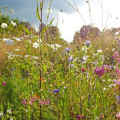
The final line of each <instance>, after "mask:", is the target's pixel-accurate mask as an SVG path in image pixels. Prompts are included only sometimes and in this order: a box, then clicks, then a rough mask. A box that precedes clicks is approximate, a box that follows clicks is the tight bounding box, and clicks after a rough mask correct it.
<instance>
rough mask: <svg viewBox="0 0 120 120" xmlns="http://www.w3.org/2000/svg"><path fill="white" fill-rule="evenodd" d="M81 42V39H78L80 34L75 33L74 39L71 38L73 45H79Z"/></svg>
mask: <svg viewBox="0 0 120 120" xmlns="http://www.w3.org/2000/svg"><path fill="white" fill-rule="evenodd" d="M80 40H81V37H80V32H76V33H75V35H74V37H73V42H74V43H79V42H80Z"/></svg>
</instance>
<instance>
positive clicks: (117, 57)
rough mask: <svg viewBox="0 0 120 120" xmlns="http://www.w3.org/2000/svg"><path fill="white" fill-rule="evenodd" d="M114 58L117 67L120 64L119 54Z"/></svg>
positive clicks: (115, 54) (115, 53)
mask: <svg viewBox="0 0 120 120" xmlns="http://www.w3.org/2000/svg"><path fill="white" fill-rule="evenodd" d="M112 57H113V58H114V60H115V61H116V62H117V65H118V64H120V55H119V54H118V53H117V52H114V55H113V56H112Z"/></svg>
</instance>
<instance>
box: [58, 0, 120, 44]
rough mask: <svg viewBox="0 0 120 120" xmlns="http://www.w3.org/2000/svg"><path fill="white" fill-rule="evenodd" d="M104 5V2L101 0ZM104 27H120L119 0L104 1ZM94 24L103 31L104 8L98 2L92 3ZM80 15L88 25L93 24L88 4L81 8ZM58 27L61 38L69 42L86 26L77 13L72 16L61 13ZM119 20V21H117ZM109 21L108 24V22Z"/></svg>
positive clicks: (95, 0) (96, 0)
mask: <svg viewBox="0 0 120 120" xmlns="http://www.w3.org/2000/svg"><path fill="white" fill-rule="evenodd" d="M99 1H100V2H101V3H102V0H99ZM103 2H104V3H103V27H105V26H106V25H107V27H108V28H110V27H120V21H119V18H120V14H119V11H120V7H119V5H120V1H119V0H114V1H113V0H103ZM90 7H91V15H92V22H93V23H95V26H96V27H98V28H99V29H101V30H102V7H101V5H100V3H99V2H98V0H94V1H93V0H92V2H91V1H90ZM79 11H80V14H81V15H82V16H83V18H84V20H85V22H86V25H88V24H91V19H90V14H89V8H88V4H87V3H85V4H83V5H82V6H80V7H79ZM58 17H59V24H58V27H59V29H60V32H61V36H62V37H63V38H64V39H65V40H66V41H68V42H71V41H72V40H73V36H74V34H75V32H76V31H77V30H80V28H81V27H82V26H83V25H84V23H83V21H82V19H81V18H80V16H79V14H78V13H77V12H74V13H72V14H66V13H64V12H63V13H60V14H59V16H58ZM116 18H118V19H116ZM106 21H107V22H106Z"/></svg>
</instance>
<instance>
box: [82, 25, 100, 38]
mask: <svg viewBox="0 0 120 120" xmlns="http://www.w3.org/2000/svg"><path fill="white" fill-rule="evenodd" d="M100 33H101V32H100V30H99V29H98V28H97V27H92V26H91V25H85V26H83V27H82V28H81V29H80V36H81V38H82V40H84V39H89V38H91V37H93V38H96V37H97V36H98V35H99V34H100Z"/></svg>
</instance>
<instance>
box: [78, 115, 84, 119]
mask: <svg viewBox="0 0 120 120" xmlns="http://www.w3.org/2000/svg"><path fill="white" fill-rule="evenodd" d="M84 117H85V116H83V115H81V116H80V115H78V116H77V118H78V120H81V119H82V120H83V118H84Z"/></svg>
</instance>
